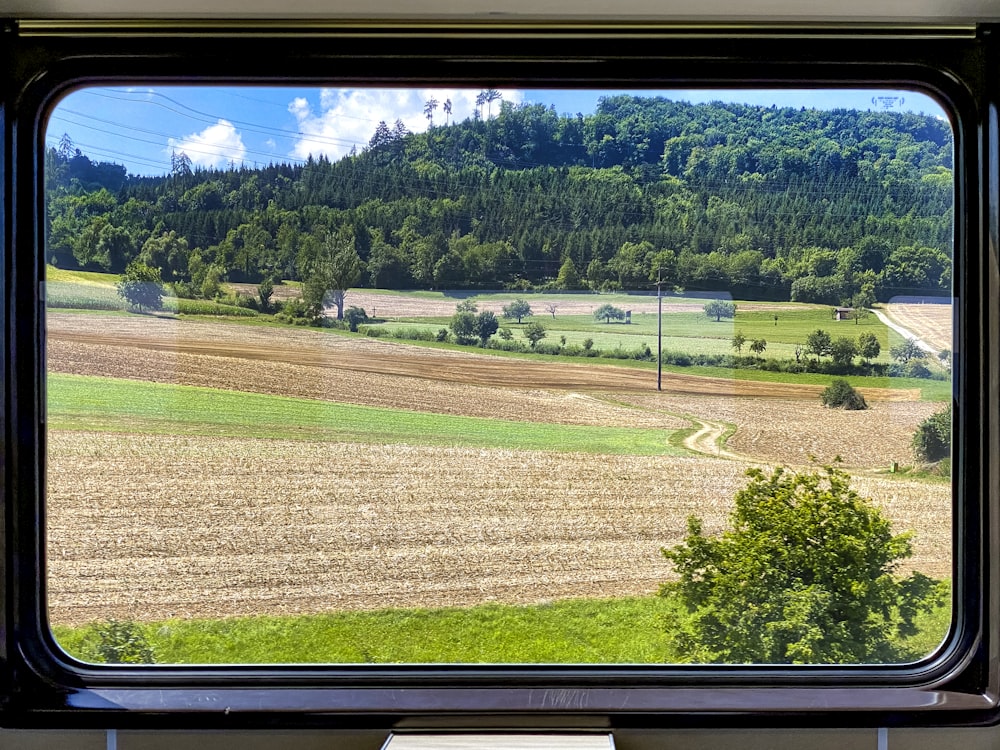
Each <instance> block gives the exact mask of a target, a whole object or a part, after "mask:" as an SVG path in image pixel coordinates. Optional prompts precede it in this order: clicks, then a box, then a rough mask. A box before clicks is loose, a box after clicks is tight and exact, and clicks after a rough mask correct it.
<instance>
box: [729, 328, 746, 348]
mask: <svg viewBox="0 0 1000 750" xmlns="http://www.w3.org/2000/svg"><path fill="white" fill-rule="evenodd" d="M746 342H747V337H746V336H744V335H743V331H737V332H736V333H735V334H733V340H732V341H731V342H730V344H731V345H732V347H733V349H735V350H736V353H737V354H742V353H743V345H744V344H745V343H746Z"/></svg>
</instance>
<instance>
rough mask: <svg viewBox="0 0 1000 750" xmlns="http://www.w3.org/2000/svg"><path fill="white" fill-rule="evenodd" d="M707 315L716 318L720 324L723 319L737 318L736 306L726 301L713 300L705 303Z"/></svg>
mask: <svg viewBox="0 0 1000 750" xmlns="http://www.w3.org/2000/svg"><path fill="white" fill-rule="evenodd" d="M705 315H707V316H708V317H710V318H715V322H716V323H718V322H719V321H721V320H722V319H723V318H734V317H736V304H735V303H733V302H728V301H726V300H724V299H713V300H710V301H708V302H706V303H705Z"/></svg>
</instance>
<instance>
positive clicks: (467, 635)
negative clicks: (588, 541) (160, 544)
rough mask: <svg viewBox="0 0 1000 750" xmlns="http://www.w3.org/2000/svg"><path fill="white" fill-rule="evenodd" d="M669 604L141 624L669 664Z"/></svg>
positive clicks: (173, 643) (224, 638) (211, 654)
mask: <svg viewBox="0 0 1000 750" xmlns="http://www.w3.org/2000/svg"><path fill="white" fill-rule="evenodd" d="M674 606H676V605H675V604H674V603H673V602H671V601H670V600H669V599H664V598H661V597H656V596H648V597H629V598H620V599H569V600H562V601H556V602H552V603H550V604H538V605H531V606H514V605H501V604H483V605H479V606H475V607H467V608H457V607H455V608H446V609H392V610H380V611H373V612H342V613H336V614H326V615H299V616H288V617H268V616H258V617H241V618H233V619H226V620H170V621H165V622H158V623H147V624H144V625H142V626H141V628H142V631H143V634H144V635H145V637H146V638H147V640H148V641H149V643H150V644H151V645H152V647H153V650H154V653H155V657H156V661H157V663H159V664H303V663H311V664H363V663H372V664H394V663H413V664H427V663H446V662H450V663H464V664H477V663H478V664H670V663H680V662H682V661H683V658H684V657H683V654H676V653H673V652H672V650H671V647H670V644H669V642H668V639H667V637H666V631H665V624H664V623H665V619H664V615H665V614H666V613H667V612H668V610H669V609H670V608H671V607H674ZM950 611H951V610H950V606H948V605H945V606H943V607H940V608H938V609H936V610H935V611H933V612H931V613H929V614H923V615H920V616H919V617H918V622H917V624H918V633H917V635H915V636H913V637H912V638H910V639H908V640H907V642H906V645H907V646H908V647H909V648H911V649H912V650H913V653H915V654H930V653H931V652H932V651H934V649H936V648H937V646H938V644H940V643H941V641H942V639H943V638H944V635H945V633H946V631H947V629H948V625H949V622H950ZM53 633H54V635H55V638H56V641H57V642H58V643H59V645H60V646H62V647H63V648H64V649H65V650H66V651H67V652H68V653H69V654H71V655H73V656H76V657H77V658H80V659H82V660H84V661H88V660H93V659H94V657H93V655H92V653H93V651H92V649H93V643H94V631H93V627H92V626H89V625H85V626H82V627H78V628H68V627H60V626H56V627H54V628H53Z"/></svg>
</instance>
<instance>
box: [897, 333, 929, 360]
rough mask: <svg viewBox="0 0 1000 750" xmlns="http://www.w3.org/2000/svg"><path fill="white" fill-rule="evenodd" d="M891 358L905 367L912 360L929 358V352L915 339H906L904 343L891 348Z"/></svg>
mask: <svg viewBox="0 0 1000 750" xmlns="http://www.w3.org/2000/svg"><path fill="white" fill-rule="evenodd" d="M889 356H890V357H892V358H893V359H894V360H896V361H897V362H899V364H901V365H905V364H906V363H908V362H909V361H910V360H914V359H916V360H920V359H925V358H926V357H927V352H925V351H924V350H923V349H921V348H920V347H919V346H918V345H917V342H916V341H914V340H913V339H906V340H905V341H904V342H903V343H901V344H899V345H897V346H892V347H889Z"/></svg>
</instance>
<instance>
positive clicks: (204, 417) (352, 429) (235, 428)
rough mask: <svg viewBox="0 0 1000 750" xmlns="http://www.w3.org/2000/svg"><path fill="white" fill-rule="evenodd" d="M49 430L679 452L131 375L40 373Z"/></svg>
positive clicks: (658, 433) (551, 429) (562, 430)
mask: <svg viewBox="0 0 1000 750" xmlns="http://www.w3.org/2000/svg"><path fill="white" fill-rule="evenodd" d="M48 424H49V428H50V429H57V430H92V431H104V432H142V433H150V434H188V435H210V436H211V435H218V436H226V437H247V438H274V439H289V440H317V441H339V442H354V443H379V444H386V443H410V444H417V445H448V446H463V447H481V448H508V449H515V450H557V451H560V452H571V453H573V452H583V453H599V454H623V455H638V456H651V455H665V454H680V453H683V451H681V450H678V449H676V448H673V447H671V445H670V440H669V438H670V432H669V431H667V430H652V429H634V428H626V427H591V426H580V425H561V424H545V423H538V422H508V421H504V420H499V419H483V418H477V417H457V416H449V415H442V414H432V413H423V412H411V411H401V410H393V409H377V408H373V407H367V406H354V405H350V404H339V403H332V402H329V401H314V400H309V399H298V398H288V397H284V396H267V395H261V394H254V393H240V392H236V391H224V390H217V389H212V388H198V387H194V386H174V385H165V384H162V383H147V382H141V381H135V380H119V379H113V378H98V377H88V376H81V375H62V374H55V373H53V374H50V375H49V377H48Z"/></svg>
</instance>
